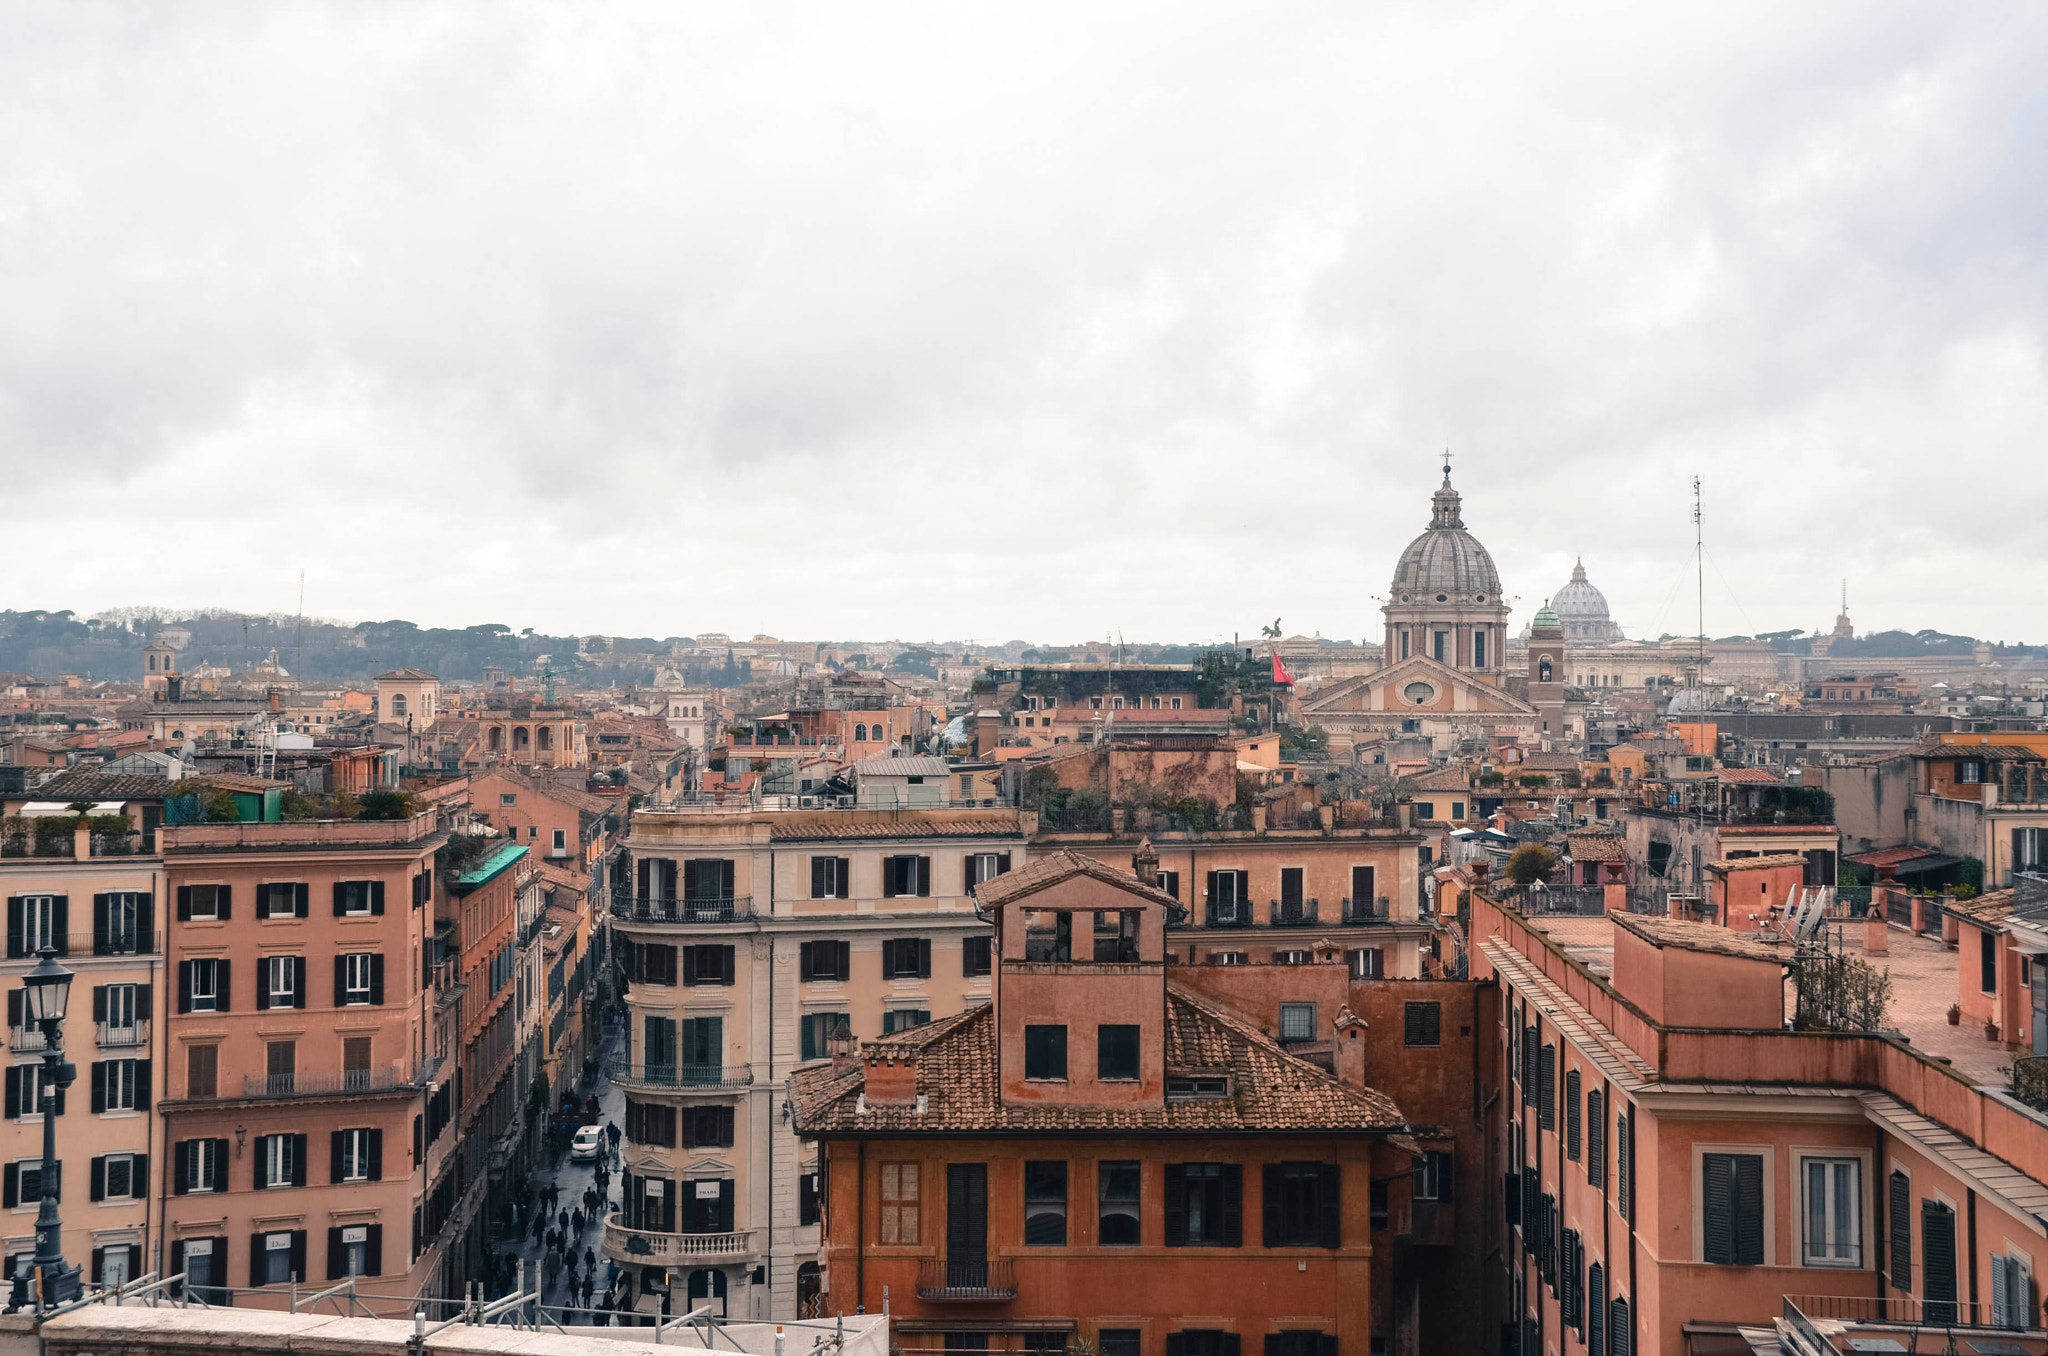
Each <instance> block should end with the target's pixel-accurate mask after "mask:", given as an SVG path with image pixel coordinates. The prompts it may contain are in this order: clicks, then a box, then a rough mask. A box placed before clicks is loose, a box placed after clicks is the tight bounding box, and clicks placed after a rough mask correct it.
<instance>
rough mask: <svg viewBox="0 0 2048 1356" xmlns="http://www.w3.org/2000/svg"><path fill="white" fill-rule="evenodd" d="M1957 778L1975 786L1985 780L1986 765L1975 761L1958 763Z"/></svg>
mask: <svg viewBox="0 0 2048 1356" xmlns="http://www.w3.org/2000/svg"><path fill="white" fill-rule="evenodd" d="M1956 780H1957V781H1959V782H1963V783H1964V784H1966V785H1969V786H1975V785H1976V784H1978V783H1979V782H1981V781H1983V780H1984V765H1983V764H1982V763H1979V762H1975V761H1971V762H1963V763H1957V764H1956Z"/></svg>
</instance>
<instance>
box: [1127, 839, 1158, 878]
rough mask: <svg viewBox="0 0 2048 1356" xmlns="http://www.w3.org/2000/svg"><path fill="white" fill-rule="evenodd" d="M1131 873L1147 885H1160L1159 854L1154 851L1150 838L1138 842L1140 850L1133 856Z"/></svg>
mask: <svg viewBox="0 0 2048 1356" xmlns="http://www.w3.org/2000/svg"><path fill="white" fill-rule="evenodd" d="M1131 871H1132V873H1133V874H1135V875H1136V876H1137V878H1138V879H1139V880H1141V881H1143V882H1145V884H1147V885H1154V884H1157V883H1158V880H1159V854H1158V853H1157V852H1154V851H1153V850H1152V840H1151V839H1150V838H1140V839H1139V840H1138V850H1137V851H1136V852H1133V853H1132V854H1131Z"/></svg>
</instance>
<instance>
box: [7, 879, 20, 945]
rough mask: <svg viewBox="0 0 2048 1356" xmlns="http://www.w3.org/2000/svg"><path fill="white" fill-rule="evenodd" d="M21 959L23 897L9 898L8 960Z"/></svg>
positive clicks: (12, 896)
mask: <svg viewBox="0 0 2048 1356" xmlns="http://www.w3.org/2000/svg"><path fill="white" fill-rule="evenodd" d="M20 957H21V896H20V895H9V896H8V897H7V958H8V959H9V960H18V959H19V958H20Z"/></svg>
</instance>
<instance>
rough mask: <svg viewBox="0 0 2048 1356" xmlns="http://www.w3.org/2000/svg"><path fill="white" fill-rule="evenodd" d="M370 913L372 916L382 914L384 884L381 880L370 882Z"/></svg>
mask: <svg viewBox="0 0 2048 1356" xmlns="http://www.w3.org/2000/svg"><path fill="white" fill-rule="evenodd" d="M370 912H371V913H373V914H381V913H383V912H384V882H383V881H381V880H373V881H371V882H370Z"/></svg>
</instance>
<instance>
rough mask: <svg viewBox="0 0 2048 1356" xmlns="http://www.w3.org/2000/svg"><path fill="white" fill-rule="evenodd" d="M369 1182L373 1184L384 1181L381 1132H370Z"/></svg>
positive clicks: (382, 1134) (382, 1135)
mask: <svg viewBox="0 0 2048 1356" xmlns="http://www.w3.org/2000/svg"><path fill="white" fill-rule="evenodd" d="M370 1180H371V1181H373V1182H381V1181H383V1180H384V1132H383V1131H382V1130H372V1131H371V1132H370Z"/></svg>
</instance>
